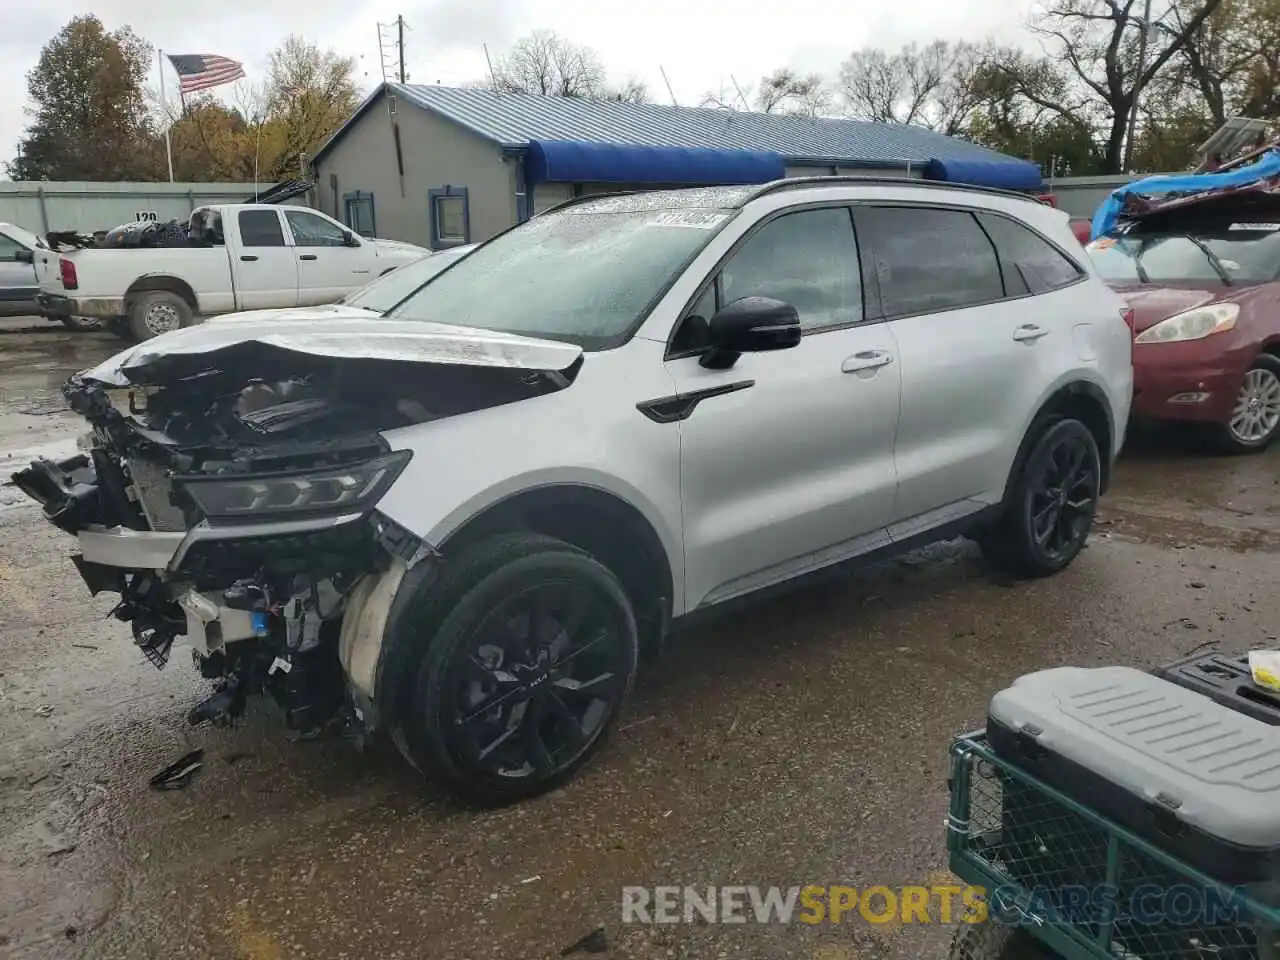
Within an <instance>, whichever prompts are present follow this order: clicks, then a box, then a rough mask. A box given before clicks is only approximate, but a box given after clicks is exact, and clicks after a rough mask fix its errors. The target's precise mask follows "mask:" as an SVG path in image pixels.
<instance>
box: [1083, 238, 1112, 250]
mask: <svg viewBox="0 0 1280 960" xmlns="http://www.w3.org/2000/svg"><path fill="white" fill-rule="evenodd" d="M1115 245H1116V241H1115V237H1099V238H1098V239H1097V240H1095V241H1093V243H1091V244H1089V246H1087V247H1085V249H1086V250H1108V249H1110V248H1111V247H1114V246H1115Z"/></svg>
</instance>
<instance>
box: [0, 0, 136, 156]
mask: <svg viewBox="0 0 1280 960" xmlns="http://www.w3.org/2000/svg"><path fill="white" fill-rule="evenodd" d="M150 66H151V47H150V46H149V45H148V44H147V43H146V42H145V41H143V40H142V39H140V38H139V37H138V36H137V35H136V34H135V33H134V32H133V31H132V30H131V29H129V28H128V27H121V28H120V29H119V30H115V31H113V32H110V33H108V32H107V31H106V30H105V29H104V28H103V26H102V21H100V20H99V19H98V18H97V17H94V16H92V15H89V16H83V17H75V18H73V19H72V20H71V21H70V22H69V23H68V24H67V25H66V26H65V27H63V28H62V29H61V30H60V31H59V32H58V33H57V35H56V36H54V38H53V39H52V40H50V41H49V43H48V44H46V45H45V47H44V49H43V50H42V51H41V52H40V61H39V62H38V63H37V64H36V67H35V69H33V70H32V71H31V72H30V73H29V74H28V75H27V94H28V97H29V98H30V101H31V106H30V107H29V108H28V112H29V113H30V114H31V117H32V119H31V123H30V125H29V126H28V127H27V129H26V131H25V133H24V134H23V136H22V138H21V139H20V140H19V143H18V157H17V159H15V160H14V161H13V162H11V163H9V164H8V170H9V175H10V176H11V177H13V179H15V180H146V179H152V178H153V177H154V175H155V172H156V170H155V165H154V138H155V131H154V130H153V128H152V124H151V121H150V118H149V115H148V111H147V104H146V98H145V96H144V93H143V82H144V80H145V79H146V76H147V73H148V70H149V69H150Z"/></svg>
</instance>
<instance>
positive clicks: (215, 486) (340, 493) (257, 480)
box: [178, 450, 411, 523]
mask: <svg viewBox="0 0 1280 960" xmlns="http://www.w3.org/2000/svg"><path fill="white" fill-rule="evenodd" d="M410 456H411V454H410V452H409V451H408V450H400V451H398V452H396V453H390V454H387V455H386V456H383V457H377V458H376V459H374V460H365V461H364V462H362V463H352V464H346V465H345V466H341V467H326V468H323V469H316V470H307V471H303V472H298V473H271V474H258V475H256V476H239V477H219V478H217V479H213V478H210V479H207V480H206V479H194V478H193V479H182V480H180V481H178V482H180V483H181V484H182V486H183V488H184V489H185V490H186V491H187V492H188V493H189V494H191V498H192V499H193V500H195V502H196V505H197V506H198V507H199V508H200V509H201V510H202V511H203V512H204V515H205V516H206V517H208V518H209V519H211V520H227V521H230V520H240V521H243V522H248V523H252V522H255V521H261V520H272V519H281V518H297V517H299V516H304V515H308V514H333V513H339V514H340V513H345V512H353V513H354V512H359V511H361V510H363V509H364V508H366V507H370V506H372V505H373V504H375V503H377V502H378V500H379V499H380V498H381V497H382V495H383V494H384V493H386V491H387V488H388V487H390V486H391V484H392V483H394V482H395V479H396V477H398V476H399V475H400V471H401V470H403V469H404V465H405V464H406V463H408V462H409V457H410Z"/></svg>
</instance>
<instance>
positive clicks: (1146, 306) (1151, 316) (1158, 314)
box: [1114, 285, 1227, 333]
mask: <svg viewBox="0 0 1280 960" xmlns="http://www.w3.org/2000/svg"><path fill="white" fill-rule="evenodd" d="M1114 289H1115V291H1116V293H1118V294H1119V295H1120V296H1121V298H1123V299H1124V301H1125V303H1127V304H1128V305H1129V306H1131V307H1132V308H1133V329H1134V332H1135V333H1141V332H1142V331H1143V330H1146V329H1147V328H1148V327H1153V326H1155V325H1156V324H1157V323H1159V322H1160V321H1161V320H1167V319H1168V318H1169V317H1172V316H1173V315H1174V314H1177V313H1182V312H1183V311H1184V310H1191V309H1192V308H1194V307H1203V306H1204V305H1205V304H1206V303H1215V302H1217V301H1219V300H1224V299H1227V298H1226V297H1224V296H1223V294H1224V293H1225V292H1226V290H1225V288H1220V289H1217V290H1214V289H1206V288H1205V287H1157V286H1147V285H1143V286H1129V287H1122V286H1117V287H1115V288H1114Z"/></svg>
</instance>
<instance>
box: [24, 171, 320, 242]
mask: <svg viewBox="0 0 1280 960" xmlns="http://www.w3.org/2000/svg"><path fill="white" fill-rule="evenodd" d="M265 186H269V184H259V187H258V188H259V189H261V188H262V187H265ZM254 191H255V188H254V185H253V184H251V183H130V182H124V183H90V182H35V181H23V180H19V181H14V182H8V181H5V182H0V222H4V223H16V224H17V225H18V226H20V227H24V228H26V229H27V230H30V231H32V232H33V233H36V234H40V235H41V236H43V235H44V234H46V233H48V232H49V231H50V230H78V231H80V232H82V233H92V232H93V231H95V230H110V229H111V228H112V227H116V226H119V225H120V224H122V223H128V222H129V221H131V220H161V221H164V220H173V219H179V220H185V219H186V218H187V217H188V216H190V215H191V211H192V210H194V209H195V208H196V207H200V206H203V205H205V204H209V203H241V202H243V201H245V200H246V199H248V198H249V197H250V196H252V195H253V193H254ZM290 202H291V203H305V202H306V199H305V198H298V199H296V200H291V201H290Z"/></svg>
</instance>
